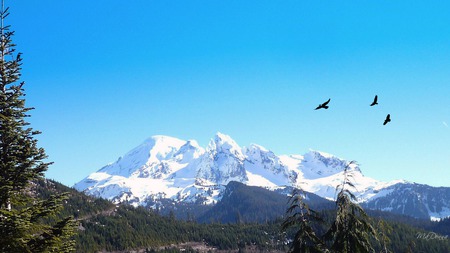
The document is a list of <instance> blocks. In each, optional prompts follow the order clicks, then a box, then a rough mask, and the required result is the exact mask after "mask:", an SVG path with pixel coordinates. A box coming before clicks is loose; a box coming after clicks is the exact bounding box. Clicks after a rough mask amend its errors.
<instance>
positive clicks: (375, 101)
mask: <svg viewBox="0 0 450 253" xmlns="http://www.w3.org/2000/svg"><path fill="white" fill-rule="evenodd" d="M377 104H378V95H375V98H374V99H373V102H372V104H370V106H374V105H377Z"/></svg>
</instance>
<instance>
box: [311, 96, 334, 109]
mask: <svg viewBox="0 0 450 253" xmlns="http://www.w3.org/2000/svg"><path fill="white" fill-rule="evenodd" d="M330 100H331V98H329V99H328V101H327V102H325V103H323V104H320V105H319V106H317V108H316V109H314V110H318V109H322V108H323V109H328V107H329V106H328V103H330Z"/></svg>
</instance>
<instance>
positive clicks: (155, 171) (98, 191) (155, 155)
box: [74, 133, 450, 218]
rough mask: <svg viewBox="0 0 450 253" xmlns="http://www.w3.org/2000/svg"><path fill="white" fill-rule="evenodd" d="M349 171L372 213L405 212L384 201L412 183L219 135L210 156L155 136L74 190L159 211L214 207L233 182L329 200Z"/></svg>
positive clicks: (441, 211)
mask: <svg viewBox="0 0 450 253" xmlns="http://www.w3.org/2000/svg"><path fill="white" fill-rule="evenodd" d="M346 166H348V171H351V172H352V174H353V179H354V181H353V183H354V184H355V190H354V193H355V195H356V196H357V198H358V200H359V201H360V202H362V203H368V204H367V205H368V207H370V208H375V209H384V210H397V211H399V210H400V209H398V208H397V207H393V206H392V205H394V203H392V202H389V203H387V200H386V199H389V198H390V197H389V196H392V197H395V198H396V199H398V198H399V196H398V192H399V191H398V189H399V188H401V187H399V185H410V184H409V183H406V182H404V181H393V182H381V181H378V180H375V179H372V178H368V177H365V176H364V175H363V174H362V172H361V170H360V168H359V166H358V165H357V164H350V163H349V161H346V160H343V159H340V158H338V157H336V156H333V155H330V154H327V153H324V152H319V151H310V152H308V153H306V154H304V155H282V156H278V155H276V154H274V153H273V152H272V151H270V150H268V149H266V148H264V147H261V146H259V145H256V144H252V145H249V146H248V147H240V146H239V145H238V144H237V143H236V142H235V141H234V140H233V139H232V138H231V137H230V136H228V135H225V134H222V133H217V134H216V135H215V136H214V138H212V139H211V141H210V143H209V145H208V146H207V147H206V149H203V148H201V147H200V146H199V145H198V143H197V142H196V141H194V140H189V141H185V140H180V139H177V138H173V137H168V136H161V135H158V136H153V137H151V138H149V139H147V140H145V141H144V142H143V143H142V144H141V145H139V146H137V147H136V148H134V149H132V150H131V151H130V152H128V153H127V154H125V155H124V156H123V157H120V158H119V159H118V160H117V161H116V162H114V163H111V164H109V165H107V166H105V167H103V168H101V169H100V170H98V171H97V172H95V173H92V174H90V175H89V176H88V177H86V178H85V179H83V180H82V181H80V182H79V183H77V184H75V186H74V187H75V188H76V189H77V190H79V191H84V192H86V193H87V194H90V195H94V196H98V197H102V198H106V199H109V200H112V201H114V202H117V203H119V202H124V201H126V202H128V203H131V204H133V205H154V204H155V203H157V202H158V201H159V200H163V199H170V200H172V201H174V202H190V203H202V204H212V203H216V202H217V201H218V200H220V199H221V197H222V194H223V192H224V189H225V186H226V185H227V184H228V183H229V182H231V181H237V182H241V183H244V184H246V185H249V186H259V187H264V188H266V189H270V190H279V189H282V188H285V187H301V188H302V189H303V190H305V191H307V192H311V193H315V194H317V195H319V196H320V197H323V198H326V199H330V200H332V199H334V198H335V195H336V187H337V186H338V185H340V184H341V183H342V178H343V177H342V176H343V171H344V168H345V167H346ZM431 188H433V187H431ZM446 196H447V195H446ZM448 199H449V198H447V202H448ZM438 202H439V201H438ZM447 202H446V203H445V204H443V205H440V208H433V207H432V206H430V205H428V206H427V208H428V209H427V211H428V214H429V217H434V218H440V217H446V216H448V215H450V214H449V212H448V208H449V207H450V203H447ZM433 203H434V202H433ZM439 203H441V202H439ZM397 205H400V203H398V204H397ZM402 210H405V209H402ZM400 213H401V212H400ZM404 213H405V214H407V213H406V212H404Z"/></svg>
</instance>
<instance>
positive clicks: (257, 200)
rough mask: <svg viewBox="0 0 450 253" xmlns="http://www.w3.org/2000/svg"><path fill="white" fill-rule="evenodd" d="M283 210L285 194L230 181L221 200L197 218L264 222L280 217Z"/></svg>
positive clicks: (205, 220)
mask: <svg viewBox="0 0 450 253" xmlns="http://www.w3.org/2000/svg"><path fill="white" fill-rule="evenodd" d="M285 210H286V196H285V195H281V194H279V193H276V192H273V191H269V190H267V189H263V188H261V187H255V186H248V185H245V184H242V183H239V182H234V181H232V182H230V183H228V185H227V188H226V189H225V191H224V194H223V198H222V199H221V201H219V202H218V203H217V204H216V205H215V206H214V207H212V208H211V209H210V210H209V211H207V212H206V213H205V214H204V215H202V216H201V217H199V219H198V220H199V221H200V222H207V223H208V222H220V223H248V222H258V223H264V222H268V221H272V220H274V219H278V218H281V217H282V216H283V214H284V212H285Z"/></svg>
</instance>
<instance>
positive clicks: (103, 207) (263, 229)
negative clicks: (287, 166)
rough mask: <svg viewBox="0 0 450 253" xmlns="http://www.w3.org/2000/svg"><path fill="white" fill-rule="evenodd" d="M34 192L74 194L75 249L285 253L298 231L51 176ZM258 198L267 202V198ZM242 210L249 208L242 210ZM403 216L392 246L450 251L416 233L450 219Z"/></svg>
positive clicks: (69, 210)
mask: <svg viewBox="0 0 450 253" xmlns="http://www.w3.org/2000/svg"><path fill="white" fill-rule="evenodd" d="M35 191H36V192H37V193H38V195H39V196H47V195H49V194H50V193H52V192H61V191H68V192H69V193H70V198H69V200H68V201H67V203H66V205H65V209H64V211H63V212H62V214H61V215H73V216H74V217H75V218H76V219H77V220H78V222H79V229H78V235H77V236H76V242H77V243H76V247H77V252H99V251H104V252H127V251H130V250H133V249H141V250H144V249H148V250H149V251H150V250H152V251H153V250H155V251H169V249H170V250H171V251H178V250H180V249H179V248H176V247H175V248H173V245H176V244H182V243H187V242H191V243H193V242H197V243H198V244H199V245H203V249H204V250H205V251H207V250H213V249H215V250H232V251H238V250H239V249H241V250H244V249H247V250H251V249H253V250H278V251H280V252H286V251H287V250H288V243H289V242H290V240H291V239H290V238H292V237H293V234H294V232H295V231H294V229H293V230H289V231H287V233H281V232H280V227H281V219H278V220H274V221H264V222H263V223H259V224H256V223H235V222H232V223H227V224H221V223H210V224H200V223H197V222H194V221H186V220H178V219H176V218H175V216H174V215H166V216H163V215H160V214H158V213H157V212H155V211H151V210H147V209H145V208H143V207H138V208H134V207H132V206H127V205H121V206H116V205H114V204H112V203H110V202H108V201H106V200H103V199H96V198H92V197H89V196H86V195H84V194H82V193H79V192H77V191H75V190H73V189H71V188H68V187H66V186H64V185H62V184H59V183H57V182H54V181H51V180H46V181H39V182H38V183H37V184H36V187H35ZM248 194H250V193H248ZM258 200H259V201H264V200H263V198H258ZM280 203H283V202H280ZM284 204H285V202H284ZM250 208H252V207H250ZM242 213H245V212H244V211H242ZM321 214H322V215H323V216H324V217H325V222H326V223H327V222H330V221H331V220H332V217H333V215H334V211H333V210H328V211H321ZM371 214H372V215H373V217H375V218H374V220H373V223H374V224H377V221H378V219H379V218H376V217H382V216H383V215H384V214H385V213H380V212H378V213H377V212H373V213H371ZM401 217H403V216H396V215H391V216H387V219H388V220H389V222H388V223H389V224H390V225H391V226H392V228H393V229H392V230H391V231H390V232H389V233H388V236H389V238H391V242H392V245H391V248H392V249H393V250H394V252H407V250H408V249H412V250H413V251H412V252H420V251H423V252H429V253H433V252H435V253H442V252H450V243H449V241H450V240H449V239H446V240H445V239H443V238H441V239H438V238H434V239H430V237H428V239H427V238H425V237H423V238H418V235H426V234H428V233H429V232H428V231H427V230H425V228H426V229H437V230H438V231H440V232H439V233H438V232H436V233H438V234H441V232H444V231H445V228H447V227H448V226H447V225H448V220H445V221H443V222H442V223H437V222H427V221H423V220H416V219H411V218H407V217H405V218H404V219H403V220H402V219H401ZM396 220H398V221H396ZM414 221H415V222H416V224H415V225H417V226H418V227H422V228H420V229H419V228H414V227H412V226H410V225H407V224H405V223H403V222H409V223H414ZM314 226H315V227H316V230H317V233H318V234H320V233H322V232H323V231H324V227H325V225H324V224H322V225H321V224H315V225H314ZM441 235H445V234H441ZM419 237H420V236H419ZM171 245H172V246H171ZM188 245H189V244H188ZM180 247H181V246H180ZM183 247H184V246H183ZM377 247H378V246H377ZM196 250H199V249H196ZM144 252H145V251H144Z"/></svg>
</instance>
